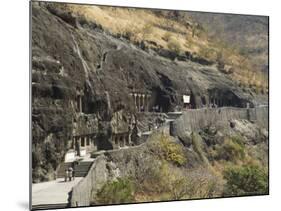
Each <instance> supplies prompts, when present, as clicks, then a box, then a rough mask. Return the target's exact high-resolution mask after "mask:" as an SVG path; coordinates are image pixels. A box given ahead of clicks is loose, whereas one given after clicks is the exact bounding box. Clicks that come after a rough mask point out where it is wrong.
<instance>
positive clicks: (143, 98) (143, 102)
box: [142, 94, 145, 111]
mask: <svg viewBox="0 0 281 211" xmlns="http://www.w3.org/2000/svg"><path fill="white" fill-rule="evenodd" d="M142 108H143V111H145V95H144V94H142Z"/></svg>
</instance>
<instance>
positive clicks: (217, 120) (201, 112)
mask: <svg viewBox="0 0 281 211" xmlns="http://www.w3.org/2000/svg"><path fill="white" fill-rule="evenodd" d="M232 119H247V120H249V121H253V122H255V123H257V124H260V125H262V126H263V127H265V128H268V107H258V108H250V109H247V108H234V107H224V108H212V109H208V108H205V109H194V110H189V111H185V112H183V115H182V116H181V117H179V118H178V119H177V120H175V121H174V122H173V123H171V133H172V135H175V134H182V133H184V132H185V131H196V130H199V129H201V128H203V127H206V126H210V125H225V124H229V121H230V120H232Z"/></svg>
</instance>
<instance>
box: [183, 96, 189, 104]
mask: <svg viewBox="0 0 281 211" xmlns="http://www.w3.org/2000/svg"><path fill="white" fill-rule="evenodd" d="M183 103H190V96H189V95H184V96H183Z"/></svg>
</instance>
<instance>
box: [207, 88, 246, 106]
mask: <svg viewBox="0 0 281 211" xmlns="http://www.w3.org/2000/svg"><path fill="white" fill-rule="evenodd" d="M210 104H211V106H212V107H243V105H244V103H243V100H242V99H240V98H239V97H238V96H237V95H236V94H234V93H233V92H232V91H230V90H212V91H210Z"/></svg>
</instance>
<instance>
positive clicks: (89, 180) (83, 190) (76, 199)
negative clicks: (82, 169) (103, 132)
mask: <svg viewBox="0 0 281 211" xmlns="http://www.w3.org/2000/svg"><path fill="white" fill-rule="evenodd" d="M107 179H108V173H107V169H106V159H105V157H104V156H103V155H101V156H99V157H97V158H96V160H95V161H94V164H93V165H92V167H91V169H90V170H89V172H88V174H87V176H86V177H85V178H84V179H83V180H81V181H80V182H79V183H78V184H77V185H76V186H74V187H73V188H72V192H71V197H70V206H71V207H78V206H79V207H80V206H89V205H90V202H91V198H92V193H93V192H95V191H97V190H98V189H99V188H101V187H102V185H103V184H104V183H105V182H106V181H107Z"/></svg>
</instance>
